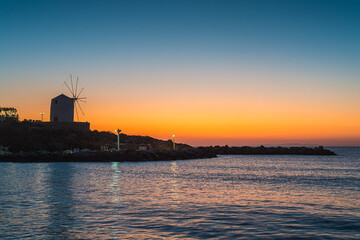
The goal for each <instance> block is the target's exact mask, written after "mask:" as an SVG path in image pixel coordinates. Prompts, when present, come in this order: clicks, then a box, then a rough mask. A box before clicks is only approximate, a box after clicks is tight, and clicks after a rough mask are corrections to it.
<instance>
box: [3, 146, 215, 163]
mask: <svg viewBox="0 0 360 240" xmlns="http://www.w3.org/2000/svg"><path fill="white" fill-rule="evenodd" d="M213 157H216V154H214V153H207V152H205V151H202V150H198V149H195V148H194V149H187V150H183V151H147V150H144V151H136V150H124V151H113V152H106V151H88V152H77V153H64V152H52V153H39V152H28V153H15V154H11V155H7V156H6V155H3V156H0V162H140V161H166V160H186V159H201V158H213Z"/></svg>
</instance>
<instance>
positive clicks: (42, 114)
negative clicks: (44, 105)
mask: <svg viewBox="0 0 360 240" xmlns="http://www.w3.org/2000/svg"><path fill="white" fill-rule="evenodd" d="M44 114H45V113H44V112H41V113H40V115H41V121H42V122H43V118H44Z"/></svg>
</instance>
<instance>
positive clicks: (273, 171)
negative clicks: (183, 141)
mask: <svg viewBox="0 0 360 240" xmlns="http://www.w3.org/2000/svg"><path fill="white" fill-rule="evenodd" d="M333 150H334V151H336V152H337V153H338V154H339V155H338V156H330V157H329V156H220V157H218V158H216V159H203V160H188V161H168V162H143V163H27V164H25V163H0V238H1V239H20V238H21V239H111V238H118V239H126V238H127V239H163V238H168V239H177V238H186V239H208V238H214V239H241V238H244V239H294V238H297V239H360V148H334V149H333Z"/></svg>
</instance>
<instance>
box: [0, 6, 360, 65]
mask: <svg viewBox="0 0 360 240" xmlns="http://www.w3.org/2000/svg"><path fill="white" fill-rule="evenodd" d="M0 6H1V7H0V30H1V33H2V34H1V35H2V37H1V40H0V41H1V42H0V43H1V48H0V50H1V52H2V54H1V55H2V57H1V63H2V66H3V68H4V67H5V66H6V68H12V67H14V68H17V67H18V66H19V65H20V64H21V63H22V62H26V65H28V66H29V67H30V66H31V65H32V64H34V65H35V67H40V66H41V65H44V66H46V67H50V68H52V67H57V66H58V64H60V65H64V66H68V65H69V64H72V65H81V64H84V62H85V63H87V62H89V63H90V64H91V63H93V64H94V65H96V64H97V60H96V59H98V61H99V62H100V63H102V62H101V61H105V63H107V61H108V64H111V63H114V61H115V62H120V63H123V64H129V63H132V64H135V65H136V64H149V63H150V62H151V63H156V62H161V63H162V64H163V63H173V64H181V63H182V62H188V61H190V62H191V61H195V62H196V61H200V62H205V63H207V62H209V63H211V62H213V63H214V64H216V63H218V64H222V63H225V64H227V62H230V63H231V62H232V61H246V60H247V59H249V60H250V61H251V60H253V61H256V59H257V58H259V57H262V58H265V59H273V60H275V61H284V62H288V61H291V62H294V64H305V65H306V64H308V63H310V65H312V64H318V65H319V66H324V65H325V66H328V67H329V68H333V67H335V68H336V67H338V68H349V69H351V68H354V67H356V66H358V65H359V63H360V61H359V58H360V57H359V56H360V44H358V43H359V41H360V27H359V26H360V2H359V1H226V0H225V1H210V0H207V1H156V0H154V1H150V0H148V1H3V0H2V1H0ZM29 60H31V62H32V64H29V62H27V61H29ZM49 60H50V61H49Z"/></svg>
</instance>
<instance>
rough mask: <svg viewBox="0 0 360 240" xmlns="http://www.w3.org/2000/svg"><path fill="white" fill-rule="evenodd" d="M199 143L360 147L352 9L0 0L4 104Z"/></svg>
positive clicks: (291, 2) (358, 64)
mask: <svg viewBox="0 0 360 240" xmlns="http://www.w3.org/2000/svg"><path fill="white" fill-rule="evenodd" d="M70 74H73V75H75V76H79V79H80V84H81V86H82V87H85V90H84V92H85V95H86V97H87V103H86V105H84V106H83V107H84V110H85V116H82V117H81V120H82V121H89V122H90V123H91V128H92V129H98V130H106V131H114V129H116V128H120V129H122V131H123V132H124V133H127V134H136V135H150V136H153V137H157V138H161V139H169V138H171V136H172V134H175V135H176V136H177V139H178V141H181V142H185V143H189V144H193V145H209V144H212V145H216V144H229V145H259V144H275V145H276V144H286V143H289V144H292V143H300V144H322V145H357V146H359V145H360V79H359V77H360V1H346V0H339V1H331V0H326V1H316V0H311V1H306V0H304V1H295V0H286V1H285V0H284V1H270V0H265V1H257V0H251V1H250V0H249V1H241V0H235V1H229V0H221V1H220V0H218V1H212V0H198V1H196V0H192V1H185V0H183V1H180V0H171V1H169V0H163V1H161V0H147V1H136V0H134V1H120V0H118V1H100V0H99V1H65V0H61V1H36V0H32V1H20V0H16V1H14V0H9V1H7V0H0V106H9V107H10V106H13V107H16V108H17V109H18V110H19V114H20V117H21V119H40V114H39V113H40V112H45V115H44V119H45V120H48V119H49V117H50V112H49V111H50V100H51V98H53V97H55V96H57V95H58V94H60V93H62V92H64V93H65V94H67V90H66V87H65V85H64V84H63V82H64V81H66V80H68V79H69V75H70Z"/></svg>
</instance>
